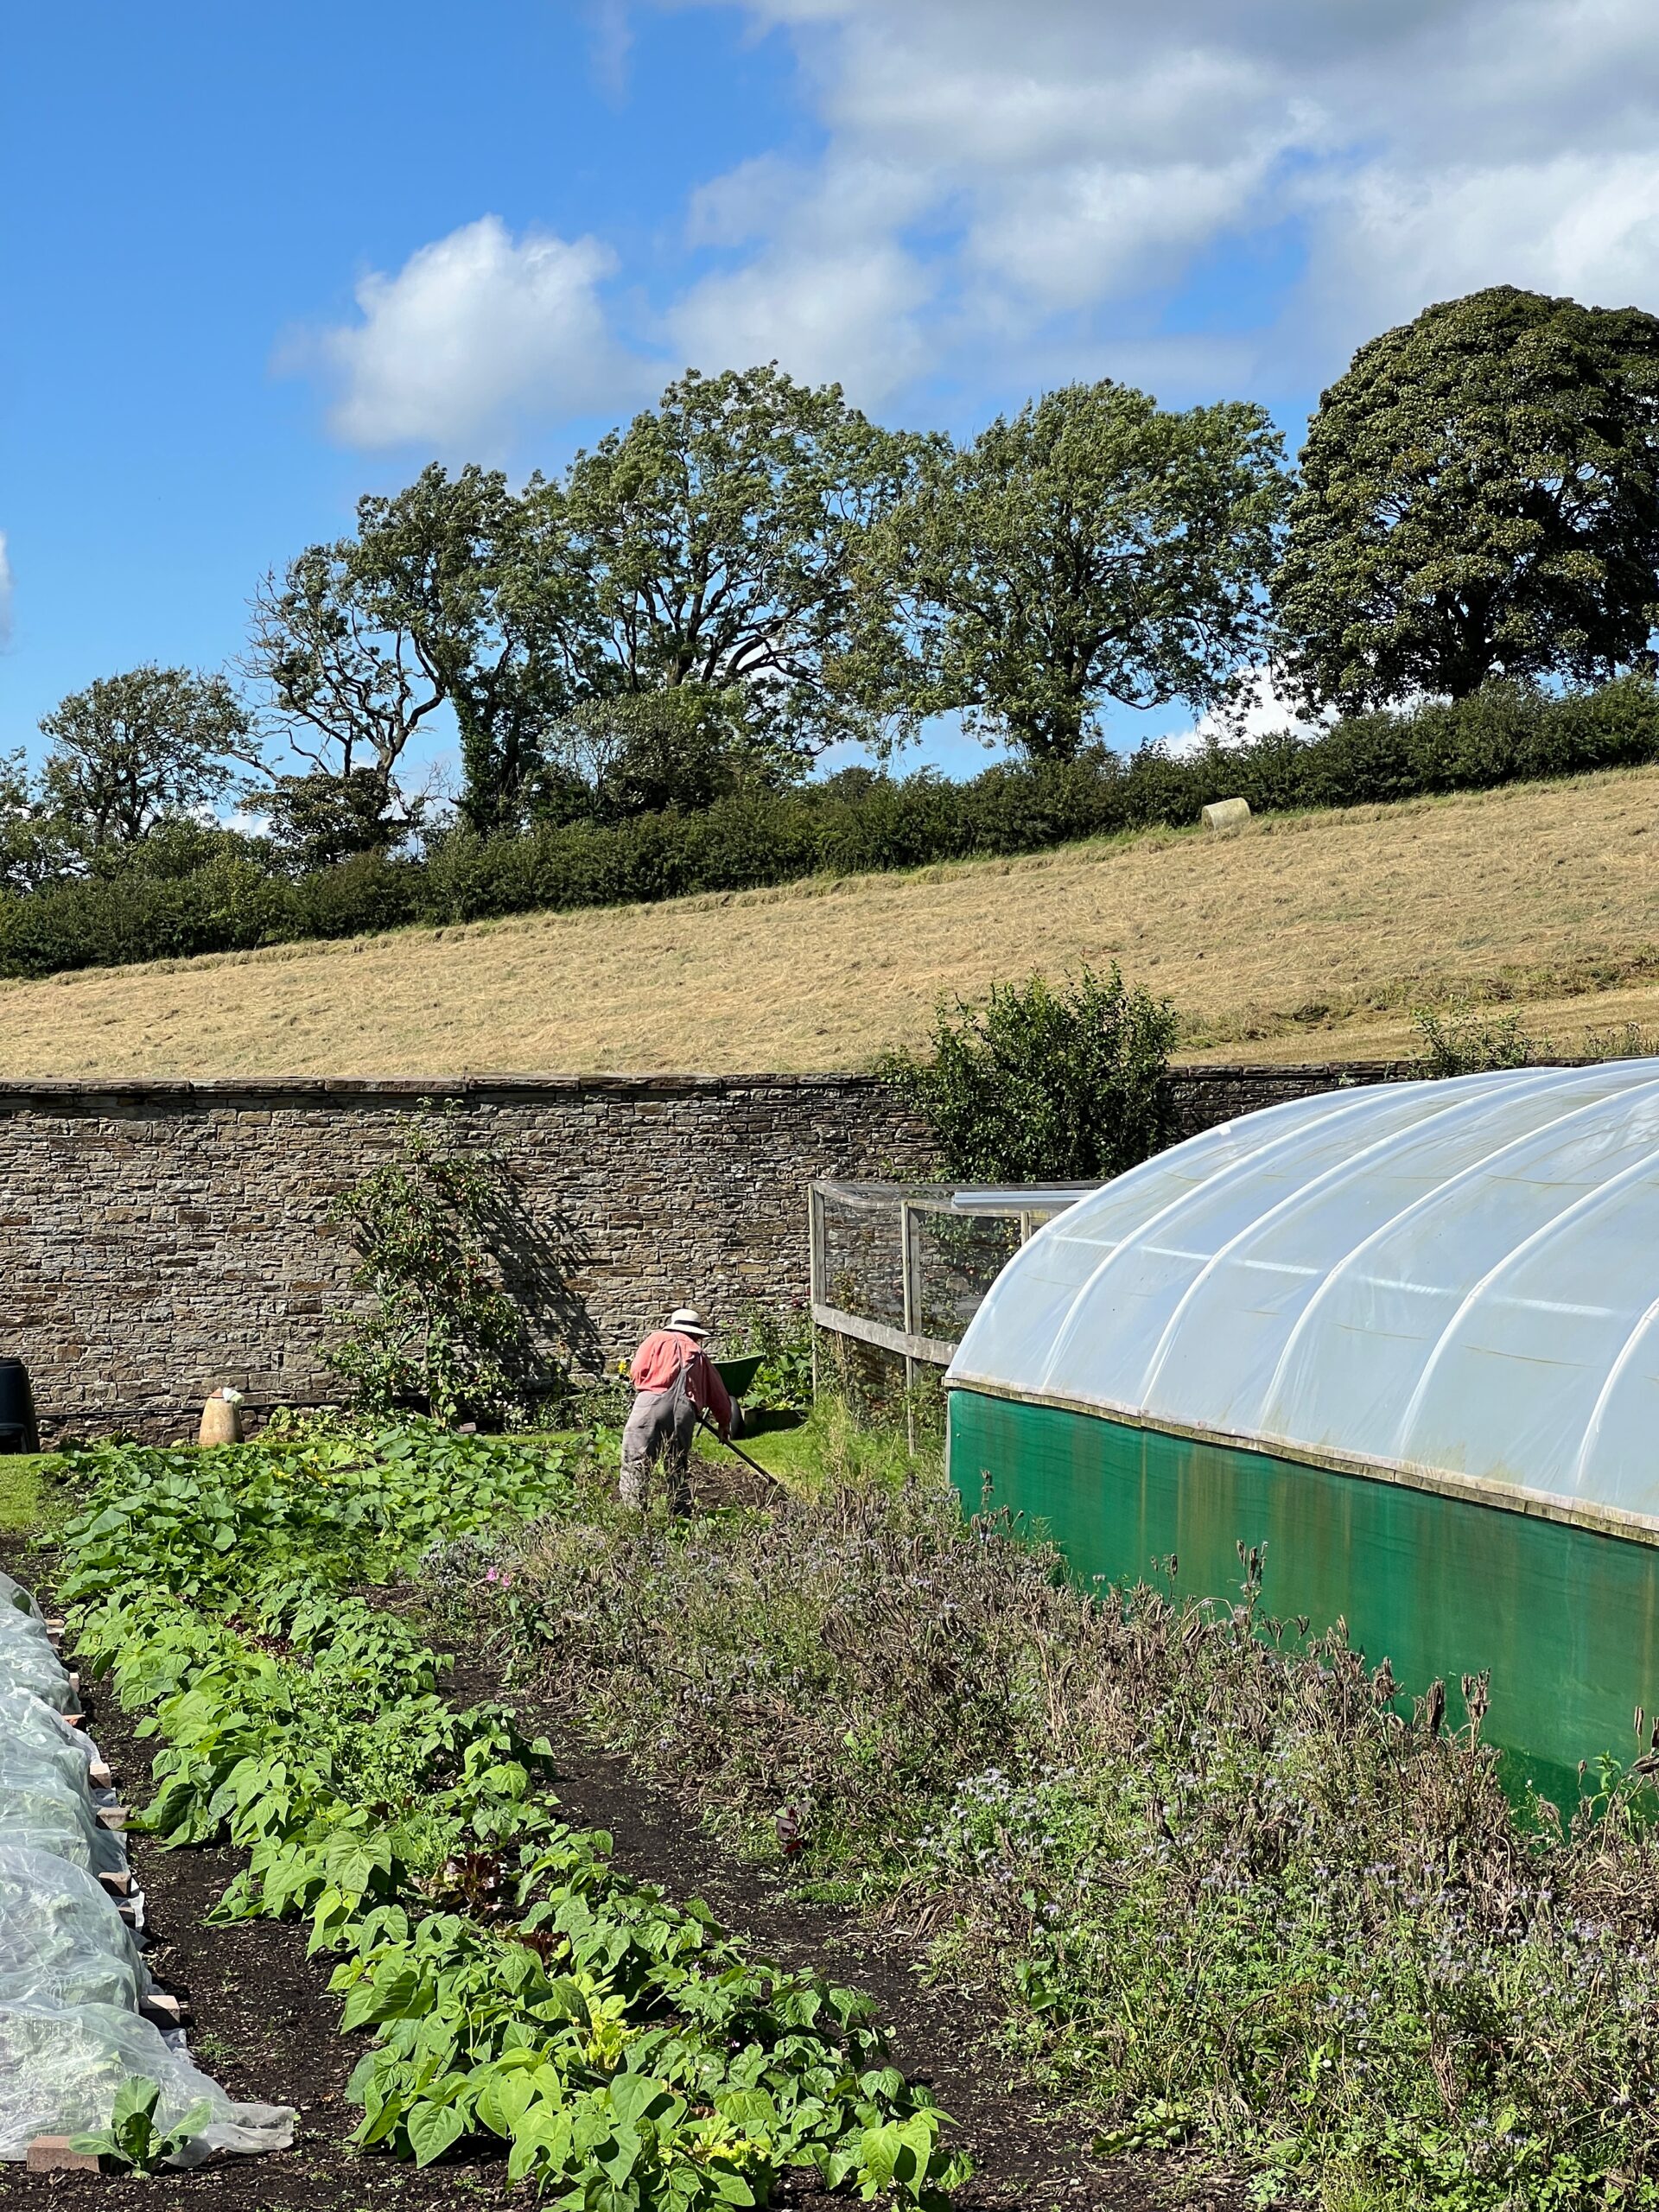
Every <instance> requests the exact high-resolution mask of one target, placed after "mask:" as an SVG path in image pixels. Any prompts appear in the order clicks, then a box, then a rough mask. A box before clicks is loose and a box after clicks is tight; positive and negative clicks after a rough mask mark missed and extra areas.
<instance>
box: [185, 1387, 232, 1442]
mask: <svg viewBox="0 0 1659 2212" xmlns="http://www.w3.org/2000/svg"><path fill="white" fill-rule="evenodd" d="M196 1441H197V1443H198V1444H239V1443H240V1442H241V1441H242V1414H241V1411H240V1409H239V1408H238V1407H236V1406H232V1405H229V1404H227V1403H226V1401H225V1400H224V1399H223V1398H221V1397H220V1396H219V1394H218V1392H217V1391H215V1392H214V1394H213V1396H212V1397H211V1398H209V1399H208V1401H207V1404H206V1405H205V1406H204V1407H203V1408H202V1409H201V1429H200V1433H199V1434H198V1436H197V1438H196Z"/></svg>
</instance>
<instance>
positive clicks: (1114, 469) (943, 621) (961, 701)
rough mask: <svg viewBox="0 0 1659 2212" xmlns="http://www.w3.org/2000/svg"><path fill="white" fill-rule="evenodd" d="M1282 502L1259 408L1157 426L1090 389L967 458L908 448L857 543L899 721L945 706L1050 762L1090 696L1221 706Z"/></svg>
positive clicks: (1247, 640) (1107, 389) (952, 451)
mask: <svg viewBox="0 0 1659 2212" xmlns="http://www.w3.org/2000/svg"><path fill="white" fill-rule="evenodd" d="M1286 494H1287V484H1286V479H1285V476H1284V474H1283V469H1282V448H1281V440H1280V437H1279V434H1278V432H1277V431H1276V430H1275V429H1274V427H1273V425H1272V423H1271V422H1270V421H1269V419H1268V416H1267V414H1266V412H1265V410H1263V409H1262V408H1260V407H1255V406H1251V405H1247V404H1243V403H1242V402H1236V403H1225V404H1220V405H1217V406H1212V407H1195V408H1192V409H1191V410H1188V411H1187V412H1185V413H1179V414H1178V413H1170V412H1168V411H1166V410H1163V409H1161V408H1160V407H1159V406H1158V405H1157V404H1156V403H1155V402H1154V400H1152V399H1150V398H1149V397H1147V394H1146V393H1145V392H1141V391H1132V390H1130V389H1129V388H1128V386H1126V385H1118V384H1113V383H1110V382H1103V383H1100V384H1094V385H1069V386H1067V387H1066V388H1065V389H1064V390H1062V391H1051V392H1048V393H1046V395H1045V396H1044V397H1042V398H1041V399H1039V400H1035V401H1033V402H1032V403H1031V404H1029V405H1027V406H1026V407H1024V408H1022V409H1021V410H1020V412H1019V414H1017V415H1016V416H1014V417H1013V418H1012V419H1011V420H1010V419H1007V418H1004V417H1002V416H999V417H998V418H997V420H996V421H995V423H992V424H991V425H990V426H989V428H988V429H986V430H984V431H983V432H982V434H981V435H980V436H979V437H977V438H976V439H975V441H974V442H973V443H972V444H971V445H969V446H967V447H963V448H953V447H950V446H949V445H947V444H942V443H935V444H933V445H931V447H930V448H928V449H927V451H926V453H925V456H924V458H923V460H922V462H921V466H920V468H919V472H918V479H917V480H916V482H915V483H914V485H913V486H912V488H911V489H910V491H909V492H908V493H907V495H906V497H905V499H903V500H901V501H900V502H899V504H898V505H897V506H896V507H895V508H894V510H893V513H892V515H891V518H889V519H888V520H887V523H886V524H885V525H884V526H883V527H882V528H881V529H880V531H879V532H877V533H876V534H875V535H874V537H873V539H872V541H871V547H870V556H869V567H868V571H867V573H868V576H869V579H870V581H871V583H872V587H873V592H874V600H875V607H874V614H873V619H872V621H871V623H870V625H869V626H868V631H867V635H868V636H871V637H874V636H877V635H879V633H880V630H881V628H882V626H884V625H886V624H892V625H895V626H896V630H897V633H898V635H899V638H901V639H902V640H903V643H904V645H905V646H906V654H907V659H906V664H905V674H904V677H903V679H902V682H901V684H900V687H899V688H900V692H901V695H902V696H903V699H904V702H905V705H906V709H907V711H908V713H909V715H911V717H912V719H919V718H920V717H921V716H922V715H925V714H928V713H933V712H939V711H942V710H944V709H957V710H959V711H960V712H961V713H962V715H963V718H964V720H965V721H966V723H967V724H968V726H969V728H974V729H977V730H979V731H980V732H982V733H983V734H995V735H996V736H998V737H1006V738H1008V739H1011V740H1012V741H1013V742H1014V743H1015V744H1016V745H1019V746H1020V747H1022V748H1023V749H1024V751H1025V752H1026V753H1028V754H1030V755H1031V756H1032V757H1033V759H1038V760H1070V759H1071V758H1072V757H1073V756H1074V755H1075V754H1076V753H1077V751H1078V749H1079V747H1081V746H1082V745H1083V744H1084V741H1085V740H1086V739H1087V738H1088V737H1089V736H1090V734H1091V732H1092V731H1093V729H1094V728H1095V724H1096V716H1097V715H1098V712H1099V709H1100V708H1101V707H1102V705H1103V703H1104V702H1106V701H1108V700H1116V701H1117V702H1119V703H1121V704H1122V705H1124V706H1129V707H1154V706H1161V705H1163V704H1165V703H1166V702H1168V701H1170V700H1173V699H1178V698H1179V699H1185V700H1187V701H1190V702H1192V704H1194V705H1195V706H1198V707H1201V708H1204V707H1211V706H1214V705H1216V704H1217V703H1218V702H1222V701H1223V700H1224V699H1225V698H1227V697H1228V696H1230V692H1231V690H1232V689H1233V687H1234V686H1235V684H1236V681H1237V672H1238V671H1239V669H1240V667H1241V665H1242V664H1244V663H1246V662H1248V661H1249V660H1251V659H1252V658H1255V656H1257V655H1258V654H1259V652H1260V651H1261V649H1262V637H1263V633H1264V596H1263V584H1264V580H1265V578H1266V577H1267V575H1268V573H1269V572H1270V570H1271V569H1272V566H1273V561H1274V545H1275V531H1276V528H1277V525H1278V523H1279V520H1280V517H1281V512H1282V510H1283V505H1284V501H1285V498H1286ZM889 608H890V609H891V610H892V611H891V613H889V612H888V610H889ZM882 658H883V657H882V655H881V654H880V652H877V653H876V654H875V655H874V662H873V667H874V670H875V671H876V673H877V676H878V678H879V677H880V672H881V665H882Z"/></svg>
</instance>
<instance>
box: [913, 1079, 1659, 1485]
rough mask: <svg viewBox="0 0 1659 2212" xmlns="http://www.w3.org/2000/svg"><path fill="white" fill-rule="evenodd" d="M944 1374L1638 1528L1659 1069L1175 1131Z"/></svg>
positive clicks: (1044, 1244)
mask: <svg viewBox="0 0 1659 2212" xmlns="http://www.w3.org/2000/svg"><path fill="white" fill-rule="evenodd" d="M948 1381H949V1383H950V1384H952V1385H958V1386H961V1387H964V1388H966V1389H975V1388H980V1389H988V1390H990V1391H992V1392H999V1391H1000V1392H1002V1393H1004V1394H1007V1395H1014V1396H1017V1397H1020V1398H1024V1399H1030V1400H1034V1401H1036V1402H1039V1403H1043V1402H1050V1403H1057V1404H1061V1405H1071V1406H1081V1407H1085V1408H1099V1409H1100V1410H1102V1411H1103V1412H1106V1413H1109V1414H1118V1415H1121V1416H1127V1417H1128V1418H1129V1419H1131V1420H1135V1419H1139V1420H1141V1421H1143V1422H1146V1423H1147V1424H1149V1425H1152V1426H1165V1427H1172V1428H1175V1429H1177V1430H1179V1431H1180V1432H1182V1433H1190V1434H1196V1435H1199V1436H1204V1435H1211V1436H1216V1437H1218V1438H1223V1439H1227V1440H1236V1441H1240V1442H1246V1443H1256V1444H1259V1445H1260V1446H1262V1447H1264V1448H1266V1449H1268V1450H1269V1451H1271V1452H1277V1453H1280V1454H1283V1455H1286V1456H1288V1457H1291V1458H1294V1457H1295V1456H1296V1455H1297V1453H1298V1452H1299V1451H1300V1452H1304V1453H1309V1454H1314V1455H1320V1454H1323V1455H1327V1456H1329V1457H1332V1458H1334V1459H1339V1460H1342V1459H1345V1460H1351V1461H1356V1462H1361V1463H1368V1464H1370V1465H1379V1466H1395V1467H1400V1468H1413V1469H1414V1468H1421V1469H1427V1470H1439V1471H1444V1472H1446V1473H1448V1474H1457V1475H1463V1476H1471V1477H1474V1478H1484V1479H1486V1480H1489V1481H1492V1482H1496V1483H1502V1484H1505V1485H1508V1486H1511V1487H1515V1488H1519V1489H1522V1490H1525V1491H1532V1492H1535V1493H1540V1494H1543V1495H1547V1496H1549V1497H1557V1498H1565V1499H1569V1500H1573V1501H1575V1502H1578V1503H1581V1504H1582V1505H1584V1506H1586V1507H1592V1508H1603V1509H1611V1510H1613V1511H1614V1512H1617V1513H1624V1514H1632V1515H1637V1516H1641V1517H1642V1518H1643V1519H1645V1520H1656V1521H1659V1455H1656V1453H1655V1452H1654V1450H1653V1437H1654V1433H1655V1429H1656V1416H1659V1060H1651V1059H1649V1060H1625V1061H1615V1062H1611V1063H1607V1064H1604V1065H1600V1066H1597V1067H1587V1068H1526V1069H1519V1070H1514V1071H1505V1072H1503V1073H1499V1074H1492V1075H1482V1076H1468V1077H1461V1078H1459V1079H1457V1080H1453V1081H1451V1082H1440V1083H1409V1084H1372V1085H1363V1086H1356V1087H1354V1088H1351V1089H1348V1090H1336V1091H1331V1092H1327V1093H1325V1094H1324V1095H1323V1096H1317V1097H1312V1098H1302V1099H1297V1100H1295V1101H1293V1102H1292V1103H1288V1104H1287V1105H1283V1106H1277V1107H1271V1108H1269V1109H1267V1110H1265V1111H1264V1112H1262V1113H1259V1114H1252V1115H1248V1116H1244V1117H1243V1118H1242V1119H1240V1120H1238V1121H1236V1122H1228V1123H1226V1124H1225V1125H1224V1126H1223V1127H1222V1128H1216V1129H1211V1130H1210V1131H1208V1132H1207V1133H1206V1134H1205V1135H1202V1136H1198V1137H1194V1138H1192V1139H1191V1140H1190V1141H1188V1142H1186V1143H1185V1144H1180V1145H1176V1146H1175V1147H1173V1148H1172V1149H1171V1150H1170V1151H1168V1152H1166V1153H1163V1154H1160V1155H1159V1156H1158V1157H1157V1158H1156V1159H1154V1160H1148V1161H1147V1163H1146V1165H1145V1166H1141V1167H1137V1168H1135V1169H1133V1170H1132V1171H1131V1172H1130V1173H1128V1174H1126V1175H1122V1176H1120V1177H1118V1179H1116V1181H1115V1182H1113V1183H1109V1184H1108V1185H1106V1187H1105V1188H1104V1189H1103V1190H1101V1191H1099V1192H1096V1194H1095V1195H1094V1196H1093V1197H1092V1198H1085V1199H1084V1200H1082V1201H1081V1202H1080V1203H1079V1204H1077V1205H1074V1206H1073V1207H1071V1209H1070V1211H1067V1212H1066V1213H1065V1214H1063V1215H1061V1216H1060V1217H1059V1218H1058V1220H1056V1221H1053V1222H1052V1223H1050V1224H1048V1226H1047V1227H1046V1228H1045V1229H1043V1230H1041V1231H1040V1232H1039V1234H1038V1235H1037V1236H1035V1237H1033V1240H1032V1241H1031V1243H1028V1244H1027V1246H1026V1247H1025V1248H1024V1249H1023V1250H1022V1251H1021V1252H1020V1253H1019V1255H1017V1256H1016V1257H1015V1258H1014V1259H1013V1260H1012V1261H1010V1262H1009V1264H1008V1265H1007V1268H1004V1270H1003V1272H1002V1274H1001V1275H1000V1276H999V1278H998V1279H997V1281H996V1283H995V1287H993V1289H992V1291H991V1293H990V1294H989V1296H988V1298H987V1299H986V1300H985V1301H984V1303H983V1305H982V1306H981V1307H980V1309H979V1312H978V1313H977V1314H976V1317H975V1319H974V1320H973V1322H972V1324H971V1325H970V1326H969V1330H968V1332H967V1334H966V1336H965V1337H964V1338H963V1343H962V1345H961V1348H960V1350H959V1351H958V1352H957V1357H956V1360H955V1362H954V1363H953V1365H952V1367H951V1369H950V1376H949V1377H948Z"/></svg>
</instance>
